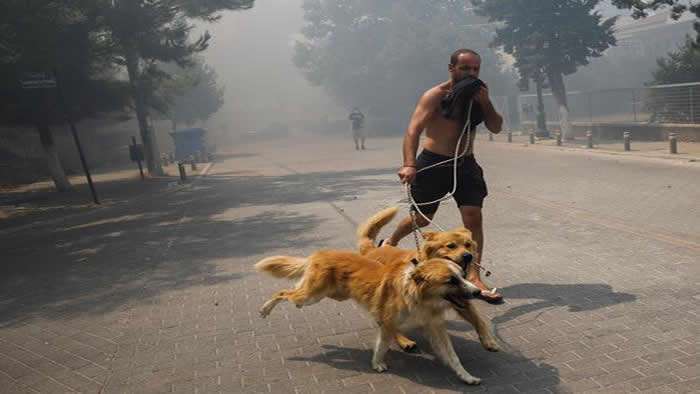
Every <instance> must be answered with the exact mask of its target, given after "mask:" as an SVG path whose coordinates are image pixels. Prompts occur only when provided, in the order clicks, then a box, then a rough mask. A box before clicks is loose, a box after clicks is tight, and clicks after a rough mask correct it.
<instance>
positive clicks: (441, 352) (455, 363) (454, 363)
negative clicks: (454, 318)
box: [426, 322, 481, 384]
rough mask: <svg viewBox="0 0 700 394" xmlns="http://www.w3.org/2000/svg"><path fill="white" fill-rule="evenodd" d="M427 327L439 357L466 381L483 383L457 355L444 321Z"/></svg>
mask: <svg viewBox="0 0 700 394" xmlns="http://www.w3.org/2000/svg"><path fill="white" fill-rule="evenodd" d="M426 328H427V330H428V339H429V340H430V344H431V346H432V347H433V349H434V351H435V353H436V354H437V356H438V358H439V359H440V360H442V362H444V363H445V364H446V365H447V366H448V367H450V368H452V370H453V371H455V373H456V374H457V376H458V377H459V378H460V379H461V380H462V381H463V382H464V383H466V384H479V383H481V379H479V378H477V377H474V376H472V375H471V374H470V373H469V372H467V370H466V369H464V367H463V366H462V362H461V361H459V357H457V353H456V352H455V349H454V348H453V347H452V341H450V337H449V335H447V328H446V327H445V324H444V322H441V323H434V324H430V325H428V326H427V327H426Z"/></svg>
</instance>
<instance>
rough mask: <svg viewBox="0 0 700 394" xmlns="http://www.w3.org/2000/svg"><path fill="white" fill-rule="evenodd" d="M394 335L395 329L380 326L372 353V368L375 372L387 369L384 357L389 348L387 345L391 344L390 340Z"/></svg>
mask: <svg viewBox="0 0 700 394" xmlns="http://www.w3.org/2000/svg"><path fill="white" fill-rule="evenodd" d="M395 336H396V331H394V330H392V329H390V328H387V327H384V326H380V327H379V333H378V334H377V342H376V343H375V345H374V354H372V369H374V370H375V371H377V372H384V371H386V370H387V369H389V366H388V365H386V362H385V361H384V357H385V356H386V352H387V351H388V350H389V345H391V340H392V339H393V338H394V337H395Z"/></svg>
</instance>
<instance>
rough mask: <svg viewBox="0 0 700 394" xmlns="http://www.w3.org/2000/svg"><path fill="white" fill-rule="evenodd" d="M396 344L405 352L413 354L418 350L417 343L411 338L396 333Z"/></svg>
mask: <svg viewBox="0 0 700 394" xmlns="http://www.w3.org/2000/svg"><path fill="white" fill-rule="evenodd" d="M396 342H397V343H398V344H399V347H401V349H402V350H403V351H404V352H412V351H414V350H416V343H415V342H414V341H412V340H411V339H410V338H408V337H405V336H403V335H402V334H401V333H400V332H399V333H396Z"/></svg>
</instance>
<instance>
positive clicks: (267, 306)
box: [260, 290, 296, 319]
mask: <svg viewBox="0 0 700 394" xmlns="http://www.w3.org/2000/svg"><path fill="white" fill-rule="evenodd" d="M295 291H296V290H282V291H279V292H277V293H276V294H275V295H273V296H272V298H270V299H269V300H268V301H267V302H266V303H264V304H263V306H262V308H260V317H262V318H263V319H264V318H266V317H267V316H269V315H270V312H272V310H273V309H274V308H275V306H277V304H279V303H280V302H282V301H284V300H286V299H287V297H289V294H291V293H293V292H295Z"/></svg>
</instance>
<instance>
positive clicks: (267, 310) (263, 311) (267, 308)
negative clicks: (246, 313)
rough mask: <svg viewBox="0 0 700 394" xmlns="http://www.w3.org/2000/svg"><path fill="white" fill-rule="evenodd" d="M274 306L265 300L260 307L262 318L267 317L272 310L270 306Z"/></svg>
mask: <svg viewBox="0 0 700 394" xmlns="http://www.w3.org/2000/svg"><path fill="white" fill-rule="evenodd" d="M273 307H274V305H273V304H271V303H269V302H266V303H265V305H263V306H262V308H260V317H262V318H263V319H264V318H266V317H268V316H269V315H270V312H272V308H273Z"/></svg>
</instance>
